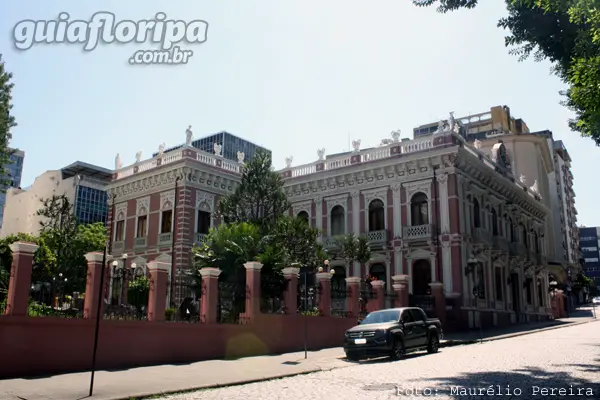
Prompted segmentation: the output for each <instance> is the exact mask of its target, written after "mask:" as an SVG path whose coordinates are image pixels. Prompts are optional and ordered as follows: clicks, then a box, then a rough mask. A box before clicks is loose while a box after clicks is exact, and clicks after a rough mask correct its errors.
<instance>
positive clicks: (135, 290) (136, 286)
mask: <svg viewBox="0 0 600 400" xmlns="http://www.w3.org/2000/svg"><path fill="white" fill-rule="evenodd" d="M149 293H150V280H149V279H148V278H147V277H146V276H139V277H137V278H135V279H134V280H133V281H132V282H130V283H129V286H128V288H127V300H128V301H129V303H130V304H132V305H134V306H136V307H138V308H139V307H141V306H146V305H147V304H148V294H149Z"/></svg>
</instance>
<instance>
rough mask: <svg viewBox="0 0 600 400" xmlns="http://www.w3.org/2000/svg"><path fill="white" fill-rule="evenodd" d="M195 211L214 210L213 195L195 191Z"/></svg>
mask: <svg viewBox="0 0 600 400" xmlns="http://www.w3.org/2000/svg"><path fill="white" fill-rule="evenodd" d="M207 208H208V209H207ZM196 209H197V210H204V211H208V212H213V211H214V210H215V194H213V193H208V192H205V191H202V190H197V191H196Z"/></svg>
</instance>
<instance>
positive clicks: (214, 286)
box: [200, 268, 221, 324]
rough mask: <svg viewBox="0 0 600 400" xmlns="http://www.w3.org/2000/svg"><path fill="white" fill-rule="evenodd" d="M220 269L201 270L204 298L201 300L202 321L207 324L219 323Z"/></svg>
mask: <svg viewBox="0 0 600 400" xmlns="http://www.w3.org/2000/svg"><path fill="white" fill-rule="evenodd" d="M219 275H221V270H220V269H219V268H201V269H200V276H202V298H201V299H200V307H201V310H200V320H201V321H202V322H204V323H207V324H214V323H216V322H217V315H218V306H219Z"/></svg>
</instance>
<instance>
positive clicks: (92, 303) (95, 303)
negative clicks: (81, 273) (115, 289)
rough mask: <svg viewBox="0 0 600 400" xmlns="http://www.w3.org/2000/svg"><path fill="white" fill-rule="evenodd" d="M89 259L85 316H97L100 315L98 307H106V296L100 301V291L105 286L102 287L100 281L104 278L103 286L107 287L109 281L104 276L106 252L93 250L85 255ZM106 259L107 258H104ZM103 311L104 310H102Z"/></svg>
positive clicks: (84, 303) (84, 307)
mask: <svg viewBox="0 0 600 400" xmlns="http://www.w3.org/2000/svg"><path fill="white" fill-rule="evenodd" d="M85 259H86V260H87V279H86V282H85V299H84V301H83V318H96V316H97V315H98V307H99V306H100V307H104V296H103V298H102V301H99V297H100V291H102V290H103V288H101V287H100V281H101V280H103V281H104V282H103V284H102V286H104V287H106V286H107V284H108V281H107V279H106V275H105V276H104V278H105V279H103V278H102V274H103V273H104V270H105V269H104V265H102V261H103V260H104V254H102V253H98V252H93V253H87V254H86V255H85ZM104 261H106V260H104ZM101 312H102V311H101Z"/></svg>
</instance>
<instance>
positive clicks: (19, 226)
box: [0, 170, 76, 237]
mask: <svg viewBox="0 0 600 400" xmlns="http://www.w3.org/2000/svg"><path fill="white" fill-rule="evenodd" d="M75 183H76V182H75V178H74V177H73V178H69V179H65V180H63V179H62V173H61V171H60V170H56V171H46V172H45V173H43V174H42V175H40V176H38V177H37V178H36V179H35V182H33V185H31V186H30V187H29V188H27V190H22V189H9V190H8V191H7V192H6V206H5V208H4V221H3V224H2V230H1V231H0V236H1V237H6V236H9V235H14V234H17V233H28V234H30V235H37V234H38V233H39V230H40V222H41V220H42V217H40V216H38V215H37V211H38V210H39V209H40V208H41V205H42V200H43V199H47V198H49V197H52V196H53V195H57V196H60V195H63V194H65V195H66V196H67V197H68V198H69V199H70V200H71V201H72V202H74V201H75Z"/></svg>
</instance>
